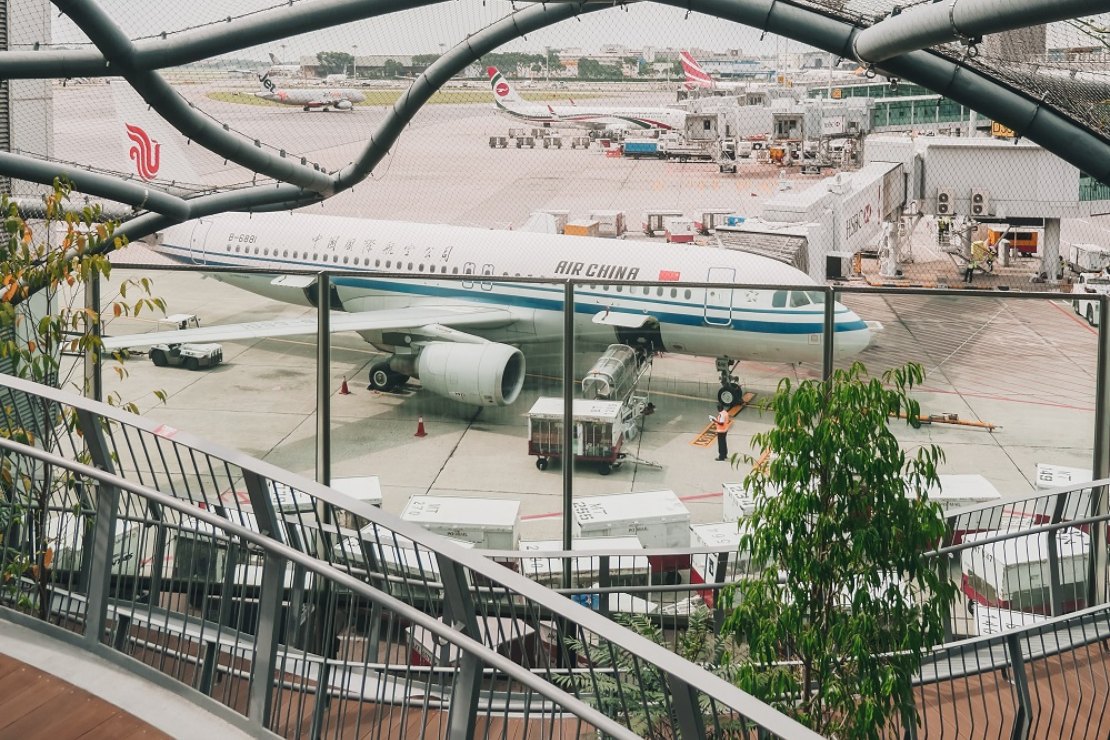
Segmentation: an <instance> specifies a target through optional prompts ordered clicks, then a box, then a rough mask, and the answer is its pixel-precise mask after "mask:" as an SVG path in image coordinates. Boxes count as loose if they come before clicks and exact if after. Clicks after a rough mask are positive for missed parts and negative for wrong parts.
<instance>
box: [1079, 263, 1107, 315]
mask: <svg viewBox="0 0 1110 740" xmlns="http://www.w3.org/2000/svg"><path fill="white" fill-rule="evenodd" d="M1071 292H1072V293H1074V294H1075V298H1072V300H1071V307H1072V310H1074V311H1075V312H1076V313H1077V314H1079V315H1080V316H1082V317H1083V318H1085V319H1086V320H1087V323H1088V324H1090V325H1091V326H1098V324H1099V319H1100V318H1101V317H1100V314H1101V313H1102V310H1101V306H1102V304H1101V303H1100V301H1099V299H1098V296H1099V295H1103V294H1106V293H1110V277H1108V276H1106V275H1105V274H1103V273H1089V272H1085V273H1083V274H1081V275H1080V276H1079V280H1078V281H1077V282H1076V283H1075V284H1074V285H1072V287H1071ZM1084 296H1089V297H1084Z"/></svg>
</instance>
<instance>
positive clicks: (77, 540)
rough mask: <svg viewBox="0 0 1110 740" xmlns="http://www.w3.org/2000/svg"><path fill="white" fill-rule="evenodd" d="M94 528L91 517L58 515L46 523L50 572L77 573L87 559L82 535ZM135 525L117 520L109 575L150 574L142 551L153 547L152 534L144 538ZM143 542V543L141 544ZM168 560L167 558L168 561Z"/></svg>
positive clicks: (141, 529)
mask: <svg viewBox="0 0 1110 740" xmlns="http://www.w3.org/2000/svg"><path fill="white" fill-rule="evenodd" d="M91 526H93V517H87V516H85V515H83V514H82V515H75V514H73V513H72V512H69V511H67V512H59V513H58V514H55V515H54V516H51V517H50V518H49V519H48V520H47V522H46V545H47V547H49V548H50V549H51V550H53V551H54V558H53V561H52V562H51V565H50V568H51V569H52V570H53V571H55V572H60V571H71V572H76V571H80V570H81V568H82V566H83V564H84V560H85V558H86V557H89V556H90V553H85V552H84V548H85V532H86V528H87V527H91ZM143 531H144V528H143V526H142V525H141V524H139V523H138V522H131V521H126V520H124V519H116V527H115V536H114V537H113V538H112V544H111V547H112V549H111V551H110V557H111V559H112V575H126V576H136V575H140V574H146V573H149V572H150V564H149V563H143V562H142V561H143V559H144V556H145V553H144V550H145V549H149V548H151V547H153V545H154V533H153V530H152V531H151V533H150V535H149V536H148V537H146V538H144V536H143ZM144 539H145V541H144ZM169 559H170V558H167V560H169Z"/></svg>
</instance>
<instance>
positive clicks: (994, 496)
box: [928, 475, 1002, 513]
mask: <svg viewBox="0 0 1110 740" xmlns="http://www.w3.org/2000/svg"><path fill="white" fill-rule="evenodd" d="M937 478H939V479H940V485H939V487H933V488H930V489H928V494H929V498H930V499H931V500H932V501H936V502H937V503H938V504H940V508H941V509H943V510H944V512H945V513H948V512H950V511H952V510H953V509H959V508H962V507H964V506H975V505H977V504H996V503H1001V502H1002V494H1001V493H999V492H998V489H997V488H995V487H994V484H993V483H991V482H990V481H989V480H987V479H986V478H984V477H983V476H981V475H938V476H937Z"/></svg>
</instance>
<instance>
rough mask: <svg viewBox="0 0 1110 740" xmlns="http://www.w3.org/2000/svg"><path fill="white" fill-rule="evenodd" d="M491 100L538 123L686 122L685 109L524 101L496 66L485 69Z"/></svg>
mask: <svg viewBox="0 0 1110 740" xmlns="http://www.w3.org/2000/svg"><path fill="white" fill-rule="evenodd" d="M486 72H487V73H488V74H489V83H490V87H491V88H492V89H493V102H494V103H495V104H496V105H497V109H498V110H499V111H501V112H502V113H504V114H505V115H507V116H509V117H511V118H515V119H517V120H520V121H525V122H527V123H531V124H535V125H539V126H551V125H558V126H573V127H576V128H585V129H591V130H594V131H603V130H640V129H649V128H657V129H678V130H682V129H683V128H684V126H685V125H686V111H684V110H681V109H678V108H650V107H646V106H645V107H640V106H591V105H558V106H556V105H547V104H542V103H529V102H527V101H526V100H524V99H523V98H522V97H520V95H519V94H518V93H517V91H516V90H515V89H514V88H513V86H512V84H511V83H510V82H509V81H508V80H507V79H505V77H504V75H502V74H501V73H500V72H499V71H498V70H497V67H489V68H487V69H486Z"/></svg>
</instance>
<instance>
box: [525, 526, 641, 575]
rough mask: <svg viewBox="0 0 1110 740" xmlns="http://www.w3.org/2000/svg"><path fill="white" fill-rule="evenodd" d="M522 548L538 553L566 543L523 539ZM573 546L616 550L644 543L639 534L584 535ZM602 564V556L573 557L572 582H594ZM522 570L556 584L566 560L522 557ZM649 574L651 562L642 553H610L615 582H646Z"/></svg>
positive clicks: (559, 549)
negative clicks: (612, 535)
mask: <svg viewBox="0 0 1110 740" xmlns="http://www.w3.org/2000/svg"><path fill="white" fill-rule="evenodd" d="M520 549H521V550H522V551H525V552H536V553H550V552H560V551H561V550H562V549H563V543H562V541H561V540H533V541H528V542H525V541H521V543H520ZM573 549H574V550H576V551H577V550H594V551H600V552H606V553H609V552H614V553H615V552H618V551H621V550H643V549H644V546H643V545H642V544H641V543H640V540H639V539H638V538H636V537H585V538H582V539H577V538H576V539H575V540H574V548H573ZM600 568H601V558H600V557H581V558H573V559H572V560H571V561H570V573H571V579H572V580H571V584H572V585H573V586H576V587H577V586H584V585H586V584H588V583H593V582H595V581H596V580H597V579H598V573H599V571H600ZM520 574H521V575H523V576H527V577H528V578H531V579H532V580H534V581H538V582H540V583H542V584H544V585H547V586H550V585H556V586H557V585H560V584H561V581H562V577H563V560H562V558H552V557H534V558H521V559H520ZM650 575H651V566H650V564H649V563H648V559H647V557H645V556H643V555H628V554H622V555H611V556H610V557H609V577H610V579H611V580H612V583H613V585H624V584H629V583H635V584H637V585H646V584H647V582H648V580H649V578H650Z"/></svg>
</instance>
